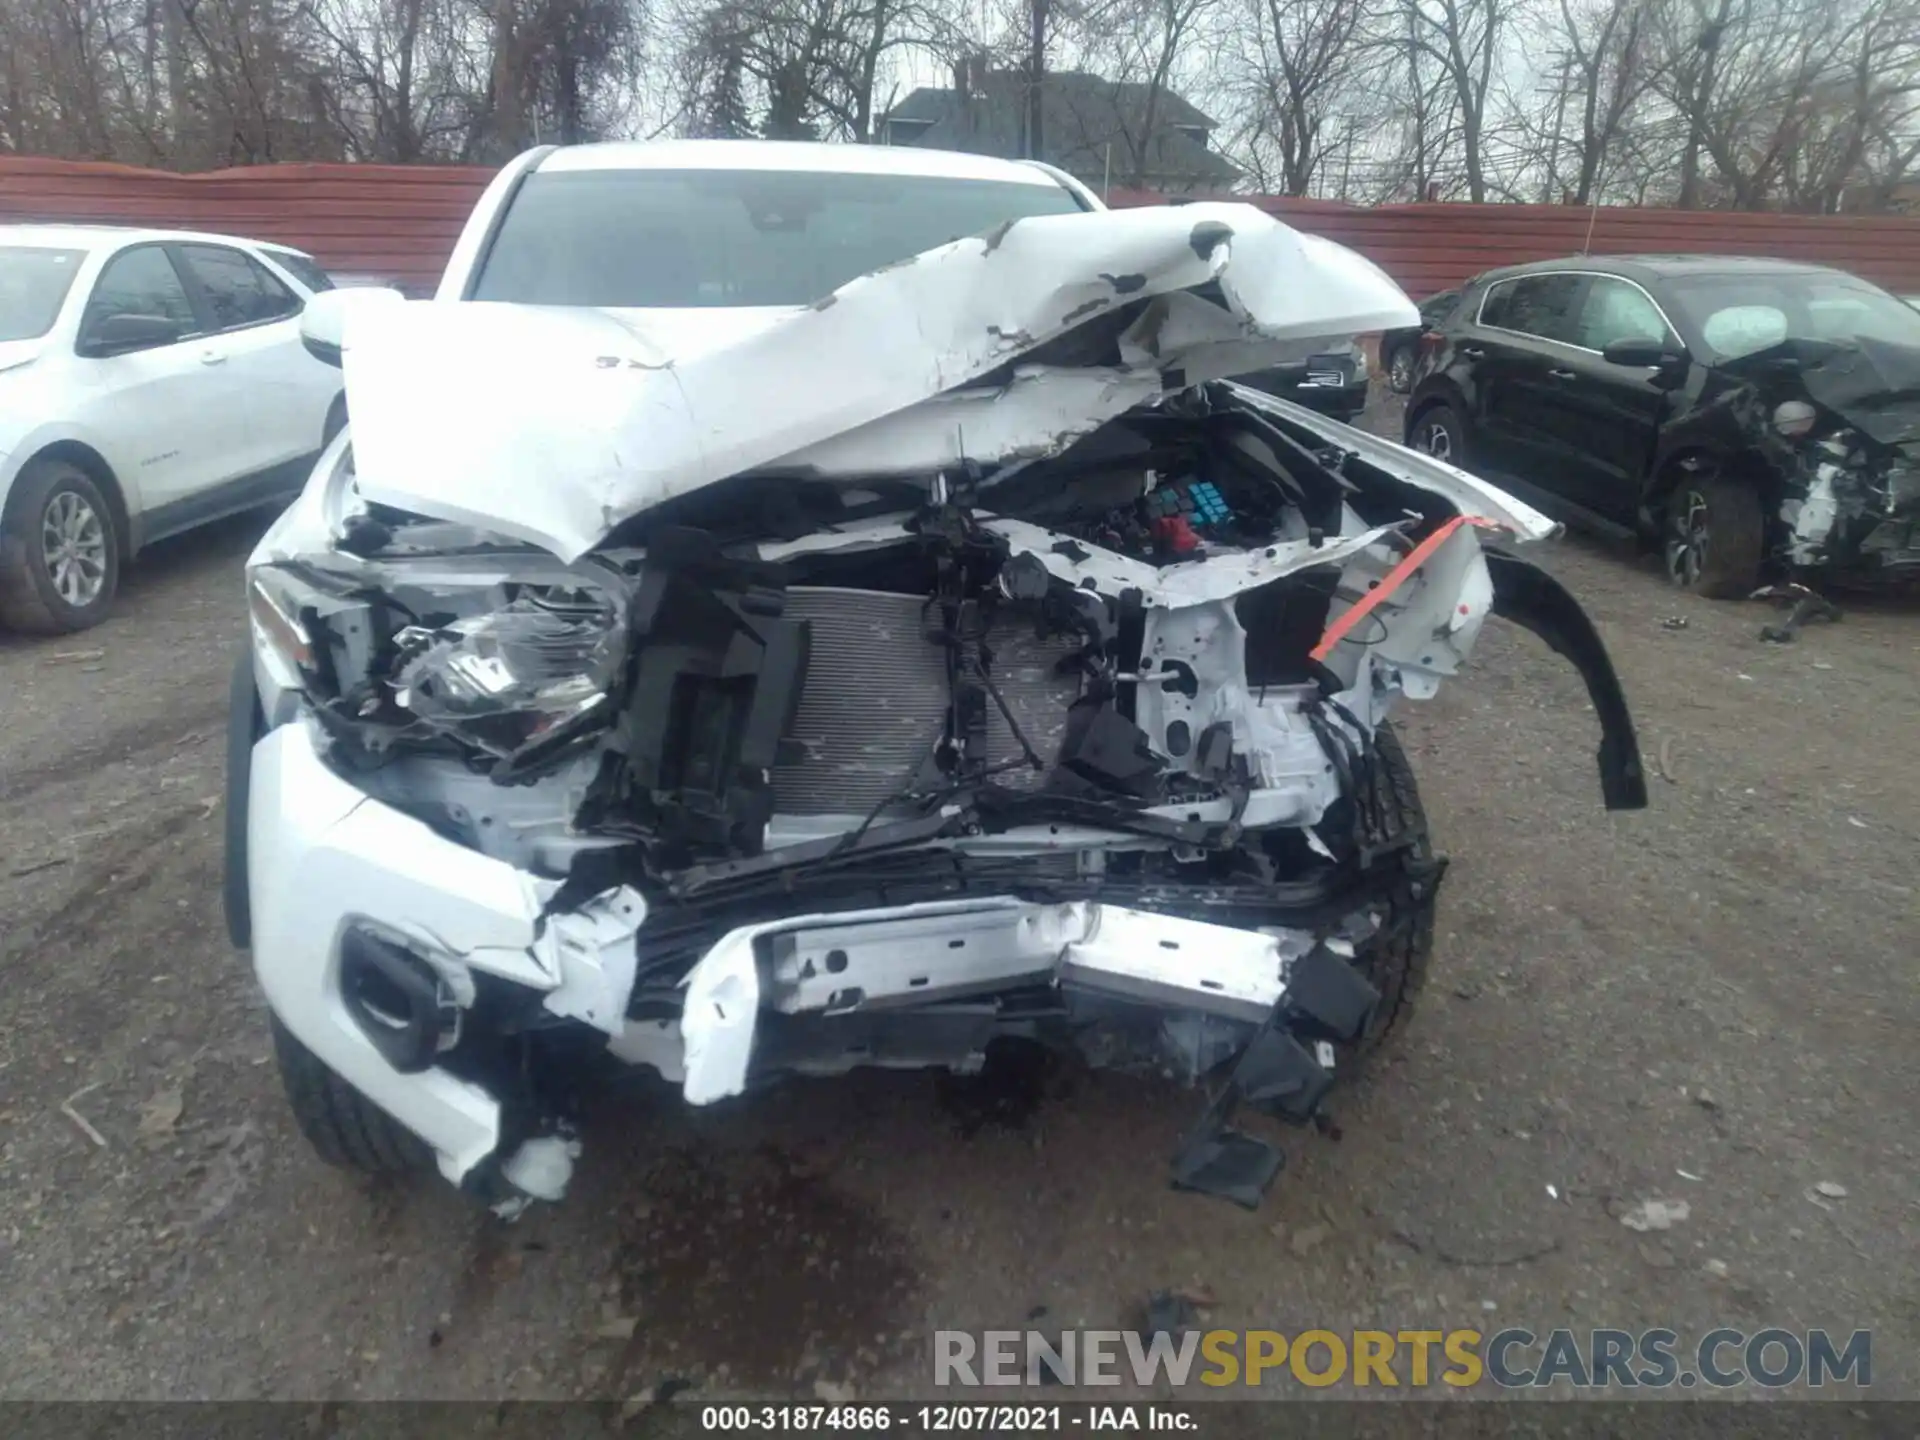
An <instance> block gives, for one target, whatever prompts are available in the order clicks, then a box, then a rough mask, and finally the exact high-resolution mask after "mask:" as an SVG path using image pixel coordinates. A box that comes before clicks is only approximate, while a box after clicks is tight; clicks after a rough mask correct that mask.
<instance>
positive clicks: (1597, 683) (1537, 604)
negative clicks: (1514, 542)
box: [1486, 550, 1647, 810]
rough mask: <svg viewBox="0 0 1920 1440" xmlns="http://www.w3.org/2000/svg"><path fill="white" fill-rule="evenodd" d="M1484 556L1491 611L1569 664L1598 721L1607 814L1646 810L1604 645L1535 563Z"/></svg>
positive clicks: (1622, 698)
mask: <svg viewBox="0 0 1920 1440" xmlns="http://www.w3.org/2000/svg"><path fill="white" fill-rule="evenodd" d="M1486 553H1487V569H1488V571H1489V572H1490V573H1491V575H1492V577H1493V613H1494V614H1496V615H1498V616H1500V617H1501V618H1502V619H1505V620H1511V621H1512V622H1513V623H1514V624H1516V625H1519V626H1521V627H1523V628H1525V629H1528V630H1531V631H1532V632H1533V633H1534V634H1536V635H1538V636H1539V637H1540V638H1541V639H1542V640H1544V641H1546V642H1547V644H1548V645H1549V646H1551V647H1552V648H1553V650H1554V652H1555V653H1556V654H1559V655H1561V656H1564V657H1565V658H1566V659H1568V660H1570V661H1572V662H1573V667H1574V668H1575V669H1576V670H1578V671H1579V672H1580V678H1581V679H1582V680H1584V681H1586V682H1587V695H1588V697H1589V698H1590V699H1591V700H1592V701H1593V708H1594V711H1595V713H1596V714H1598V715H1599V717H1600V751H1599V757H1598V758H1599V763H1600V793H1601V796H1602V798H1603V799H1604V801H1605V803H1606V807H1607V809H1609V810H1644V809H1646V808H1647V775H1646V770H1645V769H1644V768H1643V767H1642V765H1641V763H1640V741H1639V738H1638V737H1637V736H1636V735H1635V734H1634V729H1633V714H1632V712H1631V711H1629V710H1628V708H1627V696H1626V691H1625V690H1623V689H1622V688H1621V686H1620V676H1619V674H1618V673H1617V672H1616V671H1615V670H1614V668H1613V660H1612V658H1611V657H1610V656H1609V655H1608V654H1607V647H1606V643H1605V642H1604V641H1602V640H1601V638H1600V633H1599V632H1598V631H1597V630H1595V629H1594V628H1593V621H1591V620H1589V619H1588V618H1587V612H1586V611H1584V610H1582V609H1581V608H1580V602H1579V601H1578V600H1576V599H1574V598H1573V595H1572V593H1571V592H1570V591H1569V590H1568V589H1567V588H1566V587H1565V586H1564V585H1562V584H1561V583H1560V582H1559V581H1558V580H1556V579H1554V578H1553V577H1552V576H1551V575H1549V574H1547V572H1546V571H1544V570H1542V569H1541V568H1540V567H1539V566H1537V565H1532V564H1529V563H1528V562H1527V561H1525V560H1521V559H1519V558H1518V557H1516V556H1513V555H1507V554H1503V553H1501V552H1500V551H1498V550H1489V551H1487V552H1486Z"/></svg>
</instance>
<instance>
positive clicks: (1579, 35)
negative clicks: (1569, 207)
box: [1547, 0, 1652, 205]
mask: <svg viewBox="0 0 1920 1440" xmlns="http://www.w3.org/2000/svg"><path fill="white" fill-rule="evenodd" d="M1555 18H1556V20H1557V21H1558V26H1557V30H1555V31H1552V32H1550V33H1552V37H1553V39H1554V40H1555V41H1556V42H1557V43H1558V46H1559V48H1560V53H1561V56H1562V57H1563V58H1562V64H1561V67H1560V73H1559V81H1560V83H1559V87H1558V88H1559V93H1558V95H1557V96H1556V104H1557V105H1559V106H1565V107H1569V108H1572V109H1573V110H1575V112H1576V119H1577V128H1575V130H1574V132H1573V134H1572V136H1571V138H1570V139H1567V138H1565V131H1564V129H1563V127H1562V125H1561V123H1559V122H1560V120H1561V118H1562V113H1563V112H1562V113H1557V114H1556V124H1555V128H1554V136H1553V149H1552V151H1551V153H1550V155H1549V159H1548V177H1547V178H1548V194H1549V195H1550V196H1552V197H1555V198H1565V199H1570V200H1572V201H1573V202H1574V203H1575V204H1579V205H1586V204H1589V203H1591V202H1592V201H1593V200H1594V199H1595V198H1596V193H1597V191H1598V190H1599V188H1600V186H1601V184H1602V183H1603V181H1604V180H1605V179H1606V177H1607V173H1608V167H1609V165H1610V164H1612V163H1613V162H1614V161H1615V159H1616V158H1617V151H1618V149H1619V144H1620V140H1621V137H1622V135H1623V134H1624V133H1625V132H1626V130H1627V128H1628V125H1629V122H1630V121H1631V119H1632V117H1633V113H1634V109H1635V107H1636V106H1637V105H1638V104H1639V102H1640V100H1641V98H1642V97H1643V96H1644V95H1645V94H1646V92H1647V88H1648V86H1649V84H1650V83H1651V81H1652V67H1651V64H1650V61H1649V57H1648V54H1647V50H1648V45H1647V36H1646V29H1647V7H1646V0H1558V13H1557V15H1556V17H1555ZM1563 145H1564V146H1565V147H1567V148H1571V150H1572V152H1573V153H1572V156H1571V162H1572V163H1571V165H1570V166H1569V167H1568V168H1569V169H1570V171H1571V177H1570V178H1571V184H1570V185H1565V186H1563V185H1562V184H1561V183H1560V181H1561V177H1562V175H1563V173H1565V172H1563V171H1562V169H1561V161H1562V149H1563Z"/></svg>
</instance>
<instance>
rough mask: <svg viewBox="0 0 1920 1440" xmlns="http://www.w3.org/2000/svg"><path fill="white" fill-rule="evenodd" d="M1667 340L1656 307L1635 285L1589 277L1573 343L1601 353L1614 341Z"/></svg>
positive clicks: (1597, 276)
mask: <svg viewBox="0 0 1920 1440" xmlns="http://www.w3.org/2000/svg"><path fill="white" fill-rule="evenodd" d="M1666 338H1667V322H1666V320H1665V319H1664V318H1663V317H1662V316H1661V314H1660V307H1659V306H1657V305H1655V304H1654V303H1653V301H1651V300H1649V299H1648V298H1647V294H1646V292H1645V291H1644V290H1642V289H1641V288H1640V287H1639V286H1638V285H1629V284H1628V283H1627V282H1626V281H1624V280H1612V279H1608V278H1607V277H1606V276H1604V275H1596V276H1594V277H1593V283H1592V285H1591V286H1589V287H1588V289H1587V303H1586V307H1585V309H1584V310H1582V311H1581V314H1580V336H1579V339H1578V340H1577V341H1576V342H1575V343H1577V344H1580V345H1584V346H1586V347H1587V349H1589V350H1604V349H1606V348H1607V346H1609V345H1611V344H1613V342H1614V341H1616V340H1661V341H1664V340H1666Z"/></svg>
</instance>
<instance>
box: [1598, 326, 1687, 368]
mask: <svg viewBox="0 0 1920 1440" xmlns="http://www.w3.org/2000/svg"><path fill="white" fill-rule="evenodd" d="M1600 358H1601V359H1603V360H1605V361H1606V362H1607V363H1608V364H1609V365H1625V366H1627V367H1629V368H1631V369H1635V370H1650V369H1653V368H1654V367H1656V366H1666V365H1671V364H1674V363H1676V362H1678V361H1680V360H1683V359H1685V358H1686V357H1685V356H1683V355H1678V354H1676V353H1675V352H1673V351H1672V350H1669V349H1668V348H1667V345H1666V342H1665V341H1664V340H1656V339H1653V338H1652V337H1650V336H1646V335H1632V336H1629V337H1628V338H1626V339H1625V340H1615V341H1614V342H1613V343H1612V344H1611V345H1609V346H1607V348H1606V349H1604V350H1602V351H1601V352H1600Z"/></svg>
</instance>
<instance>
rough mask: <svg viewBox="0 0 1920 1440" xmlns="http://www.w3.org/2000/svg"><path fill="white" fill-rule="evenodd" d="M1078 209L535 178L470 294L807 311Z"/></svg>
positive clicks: (899, 195)
mask: <svg viewBox="0 0 1920 1440" xmlns="http://www.w3.org/2000/svg"><path fill="white" fill-rule="evenodd" d="M1080 208H1081V206H1080V204H1079V202H1078V201H1077V200H1076V199H1075V198H1074V196H1073V195H1072V193H1071V192H1070V191H1068V190H1067V189H1066V188H1065V187H1064V186H1061V185H1058V184H1055V183H1053V182H1052V181H1050V180H1048V181H1044V182H1042V183H1039V184H1022V183H1020V182H1018V181H1000V180H955V179H948V178H945V177H940V176H926V175H836V174H822V173H820V172H818V171H786V170H777V171H775V170H589V171H562V172H555V173H550V174H541V173H538V172H536V173H534V174H532V175H530V176H528V177H527V179H526V182H525V183H524V184H523V185H522V186H521V187H520V190H519V193H518V194H516V195H515V196H514V198H513V201H512V203H511V204H510V206H509V207H508V210H507V213H506V215H505V216H504V217H503V218H502V221H501V224H500V229H499V231H498V233H497V234H496V235H495V236H494V239H493V244H492V247H491V248H490V249H489V250H488V252H487V254H486V256H485V258H484V260H483V262H482V265H481V269H480V274H479V276H478V278H477V279H476V281H475V283H474V286H473V289H472V292H471V294H472V298H473V299H475V300H510V301H518V302H520V303H522V304H529V305H591V306H601V307H606V308H611V309H619V308H627V307H631V308H636V309H650V308H658V309H687V308H716V307H719V308H724V307H735V306H788V305H805V304H807V303H809V302H811V301H814V300H817V299H819V298H820V297H821V296H823V295H826V294H829V293H831V292H832V291H834V290H837V289H839V288H840V287H841V286H842V285H844V284H846V283H847V281H849V280H852V279H854V278H855V277H856V276H859V275H864V274H866V273H867V272H868V271H870V270H878V269H880V268H881V267H882V266H885V265H891V264H893V263H894V262H895V261H897V260H904V259H906V258H907V257H908V256H910V255H917V254H919V253H920V252H921V251H923V250H930V249H932V248H933V247H934V246H936V245H944V244H946V243H947V242H948V241H950V240H958V239H962V238H964V237H966V236H968V235H982V234H985V233H986V232H987V231H989V230H992V229H993V228H994V227H995V226H997V225H1000V224H1002V223H1004V222H1006V221H1008V220H1014V219H1020V218H1024V217H1026V216H1030V215H1061V214H1068V213H1072V212H1074V211H1077V210H1079V209H1080Z"/></svg>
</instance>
